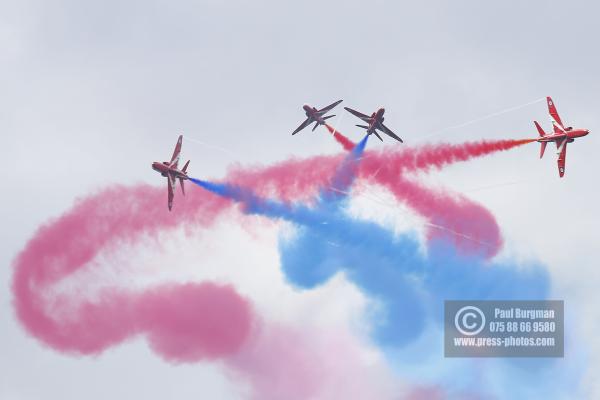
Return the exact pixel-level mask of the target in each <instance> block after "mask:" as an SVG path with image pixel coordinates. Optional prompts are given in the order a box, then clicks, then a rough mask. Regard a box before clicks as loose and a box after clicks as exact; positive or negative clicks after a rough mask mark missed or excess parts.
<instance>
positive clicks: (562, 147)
mask: <svg viewBox="0 0 600 400" xmlns="http://www.w3.org/2000/svg"><path fill="white" fill-rule="evenodd" d="M546 100H547V101H548V112H549V113H550V120H551V121H552V127H553V128H554V133H551V134H546V132H544V130H543V129H542V127H541V126H540V124H538V122H537V121H533V123H534V124H535V127H536V128H537V130H538V133H539V134H540V137H539V139H537V141H538V142H540V143H541V145H542V147H541V148H540V158H542V157H543V156H544V151H545V150H546V145H547V144H548V142H554V143H556V148H557V152H556V153H557V154H558V175H559V176H560V177H561V178H562V177H563V175H564V174H565V160H566V158H567V143H571V142H574V141H575V138H579V137H583V136H585V135H587V134H588V133H590V130H589V129H582V128H575V129H573V127H571V126H568V127H566V128H565V126H564V125H563V123H562V121H561V120H560V116H559V115H558V112H557V111H556V106H555V105H554V102H553V101H552V99H551V98H550V97H546Z"/></svg>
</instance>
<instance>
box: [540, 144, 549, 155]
mask: <svg viewBox="0 0 600 400" xmlns="http://www.w3.org/2000/svg"><path fill="white" fill-rule="evenodd" d="M540 144H541V145H542V147H540V158H542V157H544V151H545V150H546V145H547V144H548V142H542V143H540Z"/></svg>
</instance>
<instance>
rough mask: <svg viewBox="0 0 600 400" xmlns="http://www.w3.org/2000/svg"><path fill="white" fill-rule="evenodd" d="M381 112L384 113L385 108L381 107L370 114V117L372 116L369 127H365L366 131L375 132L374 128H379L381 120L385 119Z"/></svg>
mask: <svg viewBox="0 0 600 400" xmlns="http://www.w3.org/2000/svg"><path fill="white" fill-rule="evenodd" d="M383 114H385V108H383V107H381V108H379V109H378V110H377V111H375V112H374V113H373V114H371V118H373V120H372V121H371V123H370V124H369V129H367V133H368V134H369V135H371V134H373V133H375V130H376V129H381V124H383V121H384V120H385V118H384V117H383Z"/></svg>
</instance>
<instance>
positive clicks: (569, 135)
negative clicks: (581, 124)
mask: <svg viewBox="0 0 600 400" xmlns="http://www.w3.org/2000/svg"><path fill="white" fill-rule="evenodd" d="M589 133H590V130H589V129H581V128H577V129H573V128H565V132H564V133H553V134H551V135H546V136H542V137H540V138H538V139H537V141H538V142H540V143H543V142H558V141H563V140H564V139H567V140H568V141H569V143H570V142H573V141H574V140H575V139H576V138H580V137H584V136H587V135H588V134H589Z"/></svg>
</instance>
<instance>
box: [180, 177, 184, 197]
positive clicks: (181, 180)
mask: <svg viewBox="0 0 600 400" xmlns="http://www.w3.org/2000/svg"><path fill="white" fill-rule="evenodd" d="M179 184H180V185H181V193H183V195H184V196H185V186H183V178H179Z"/></svg>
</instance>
